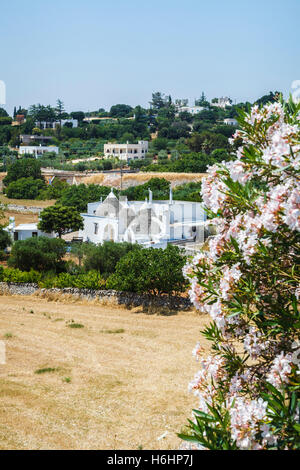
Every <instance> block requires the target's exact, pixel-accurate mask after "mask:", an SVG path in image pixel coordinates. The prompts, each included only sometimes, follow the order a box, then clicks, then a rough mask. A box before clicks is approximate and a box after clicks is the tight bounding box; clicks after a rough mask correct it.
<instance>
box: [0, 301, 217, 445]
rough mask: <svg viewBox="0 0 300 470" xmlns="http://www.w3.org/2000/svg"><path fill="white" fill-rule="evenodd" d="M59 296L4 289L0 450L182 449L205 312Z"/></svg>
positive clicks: (0, 314)
mask: <svg viewBox="0 0 300 470" xmlns="http://www.w3.org/2000/svg"><path fill="white" fill-rule="evenodd" d="M58 299H59V301H58ZM54 300H55V299H54V298H53V299H52V300H51V301H50V299H46V298H39V297H35V296H4V295H2V296H0V340H2V341H4V342H5V345H6V364H4V365H0V449H141V448H143V449H177V448H178V446H179V445H180V440H179V439H178V437H177V436H176V433H177V432H179V431H180V430H181V428H182V426H183V425H184V424H185V423H186V418H187V417H190V415H191V409H192V407H193V406H194V405H195V403H196V399H195V397H193V396H192V395H190V394H189V393H188V391H187V385H188V382H189V380H190V379H191V378H192V376H193V374H194V373H195V372H196V370H197V364H196V363H195V362H194V360H193V358H192V356H191V351H192V349H193V347H194V345H195V343H196V341H197V339H198V338H199V334H198V332H199V330H200V329H201V328H202V327H203V326H204V324H206V323H207V321H208V319H207V317H205V316H201V315H199V314H197V313H196V312H194V311H192V310H191V311H188V312H178V313H177V314H172V312H169V315H164V314H163V313H164V312H161V313H160V314H149V313H145V312H143V311H142V309H141V308H135V309H132V310H128V309H126V308H124V307H121V306H117V305H113V304H107V305H103V304H100V303H97V302H92V301H90V302H89V301H78V300H77V301H76V302H75V301H73V302H72V301H71V299H68V300H65V301H63V300H62V299H60V298H59V297H57V298H56V301H54ZM165 313H167V312H165ZM170 313H171V314H170ZM173 313H174V312H173ZM72 325H73V326H72ZM203 345H204V346H205V347H207V345H205V342H203ZM162 435H165V437H163V438H161V439H159V438H160V437H161V436H162Z"/></svg>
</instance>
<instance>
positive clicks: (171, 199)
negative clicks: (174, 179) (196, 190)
mask: <svg viewBox="0 0 300 470" xmlns="http://www.w3.org/2000/svg"><path fill="white" fill-rule="evenodd" d="M169 203H170V204H173V190H172V187H171V186H170V199H169Z"/></svg>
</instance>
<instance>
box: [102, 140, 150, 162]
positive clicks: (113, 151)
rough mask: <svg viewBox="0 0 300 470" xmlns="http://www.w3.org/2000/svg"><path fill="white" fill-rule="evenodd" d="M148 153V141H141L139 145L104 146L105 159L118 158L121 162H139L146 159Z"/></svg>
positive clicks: (108, 144) (111, 144)
mask: <svg viewBox="0 0 300 470" xmlns="http://www.w3.org/2000/svg"><path fill="white" fill-rule="evenodd" d="M147 152H148V141H146V140H140V141H139V142H138V143H137V144H129V142H127V143H126V144H113V143H111V142H109V143H107V144H104V157H105V158H111V157H117V158H119V159H120V160H125V161H129V160H138V159H141V158H145V156H146V154H147Z"/></svg>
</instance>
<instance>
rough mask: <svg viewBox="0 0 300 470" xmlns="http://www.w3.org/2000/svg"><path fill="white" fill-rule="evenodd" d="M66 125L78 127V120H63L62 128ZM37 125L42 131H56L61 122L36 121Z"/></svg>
mask: <svg viewBox="0 0 300 470" xmlns="http://www.w3.org/2000/svg"><path fill="white" fill-rule="evenodd" d="M66 123H68V124H72V127H78V120H77V119H62V120H61V127H63V126H64V125H65V124H66ZM35 125H36V126H37V127H39V128H40V129H55V128H56V127H57V126H58V125H60V121H36V122H35Z"/></svg>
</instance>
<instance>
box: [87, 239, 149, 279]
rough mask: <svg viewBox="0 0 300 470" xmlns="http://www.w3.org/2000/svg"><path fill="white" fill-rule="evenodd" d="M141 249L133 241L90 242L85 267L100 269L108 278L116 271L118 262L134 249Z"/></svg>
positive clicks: (91, 269) (90, 269)
mask: <svg viewBox="0 0 300 470" xmlns="http://www.w3.org/2000/svg"><path fill="white" fill-rule="evenodd" d="M139 249H141V247H140V245H138V244H132V243H127V242H123V243H115V242H113V241H105V242H104V243H103V244H102V245H94V244H92V243H91V244H89V245H87V248H86V249H85V250H86V251H85V261H84V268H85V270H86V271H93V270H95V271H99V272H100V273H101V275H102V276H103V277H104V278H106V277H108V276H109V275H110V274H112V273H114V272H115V268H116V265H117V263H118V262H119V261H120V259H121V258H123V257H124V256H125V255H126V254H127V253H129V252H130V251H132V250H139Z"/></svg>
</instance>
